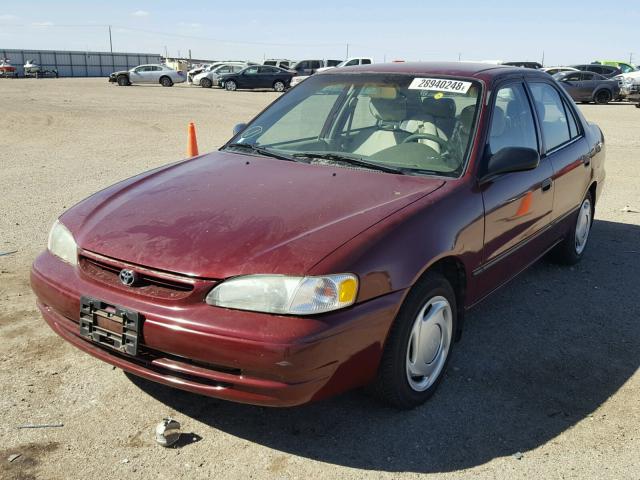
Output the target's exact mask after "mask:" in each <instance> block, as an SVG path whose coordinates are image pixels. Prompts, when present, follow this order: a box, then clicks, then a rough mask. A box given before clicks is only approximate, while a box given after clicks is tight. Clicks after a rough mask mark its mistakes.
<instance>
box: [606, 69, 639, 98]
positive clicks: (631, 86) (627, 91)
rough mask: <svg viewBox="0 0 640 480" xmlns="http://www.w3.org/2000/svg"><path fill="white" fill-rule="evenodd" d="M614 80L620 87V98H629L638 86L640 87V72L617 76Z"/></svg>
mask: <svg viewBox="0 0 640 480" xmlns="http://www.w3.org/2000/svg"><path fill="white" fill-rule="evenodd" d="M612 80H616V81H617V82H618V84H619V85H620V96H621V97H622V98H627V99H628V97H629V95H631V93H632V91H634V90H635V89H636V88H635V87H637V86H640V72H639V71H635V72H629V73H622V74H620V75H616V76H615V77H613V79H612Z"/></svg>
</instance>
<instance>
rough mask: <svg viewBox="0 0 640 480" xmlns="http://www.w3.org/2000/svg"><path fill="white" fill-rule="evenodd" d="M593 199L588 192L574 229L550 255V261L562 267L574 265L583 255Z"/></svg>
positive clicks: (589, 231) (590, 222) (589, 229)
mask: <svg viewBox="0 0 640 480" xmlns="http://www.w3.org/2000/svg"><path fill="white" fill-rule="evenodd" d="M593 212H594V208H593V198H592V196H591V192H588V193H587V195H586V197H584V200H582V203H581V204H580V208H579V209H578V218H577V219H576V223H575V226H574V228H572V229H571V231H570V232H569V233H567V236H566V237H565V239H564V240H563V241H562V243H560V244H559V245H558V246H557V247H556V248H555V249H554V250H553V252H552V253H551V259H552V260H554V261H555V262H556V263H561V264H563V265H575V264H576V263H578V262H579V261H580V260H582V257H583V255H584V251H585V249H586V248H587V242H588V240H589V233H591V225H592V224H593Z"/></svg>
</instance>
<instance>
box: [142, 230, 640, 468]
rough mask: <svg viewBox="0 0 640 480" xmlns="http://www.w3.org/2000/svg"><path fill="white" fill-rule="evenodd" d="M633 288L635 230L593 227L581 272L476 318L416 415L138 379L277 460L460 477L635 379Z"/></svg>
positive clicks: (545, 271) (541, 436)
mask: <svg viewBox="0 0 640 480" xmlns="http://www.w3.org/2000/svg"><path fill="white" fill-rule="evenodd" d="M638 285H640V227H639V226H635V225H629V224H622V223H613V222H604V221H596V222H595V224H594V228H593V232H592V238H591V243H590V245H589V249H588V251H587V253H586V257H585V259H584V260H583V262H582V263H581V264H580V265H579V266H576V267H572V268H567V267H558V266H555V265H552V264H549V263H547V262H544V261H543V262H540V263H539V264H537V265H536V266H535V267H533V268H532V269H530V270H529V271H528V272H527V273H525V274H523V275H522V276H520V277H519V278H518V279H516V280H515V281H514V282H512V283H511V284H510V285H509V286H508V287H507V288H505V289H503V290H502V291H500V292H499V293H496V294H495V295H494V296H493V297H491V298H490V299H488V300H487V301H485V302H484V303H483V304H481V305H480V306H478V307H477V308H476V309H475V310H474V311H473V312H471V314H470V315H469V317H468V322H467V324H466V330H465V333H464V335H463V338H462V341H461V342H460V343H458V344H457V345H456V351H455V353H454V357H453V358H452V362H451V364H450V367H449V373H448V375H447V376H448V378H447V379H445V381H444V382H443V384H442V385H441V386H440V389H439V391H438V392H437V393H436V395H435V396H434V397H433V398H432V399H431V400H430V401H429V402H428V403H427V404H426V405H424V406H422V407H420V408H418V409H416V410H413V411H410V412H399V411H395V410H391V409H388V408H385V407H383V406H381V405H379V404H378V403H376V402H375V401H374V400H372V399H370V398H368V397H366V396H364V395H363V394H361V393H359V392H353V393H349V394H345V395H343V396H341V397H338V398H336V399H332V400H329V401H325V402H321V403H317V404H313V405H309V406H306V407H298V408H294V409H283V410H278V409H268V408H261V407H252V406H246V405H237V404H233V403H227V402H223V401H218V400H214V399H209V398H206V397H200V396H197V395H193V394H189V393H185V392H181V391H177V390H173V389H170V388H168V387H164V386H161V385H157V384H153V383H150V382H147V381H144V380H141V379H137V378H135V377H131V378H132V380H133V381H134V382H135V383H136V384H137V385H138V386H139V387H140V388H142V389H143V390H144V391H145V392H147V393H148V394H149V395H151V396H153V397H155V398H157V399H158V400H160V401H161V402H164V403H165V404H167V405H168V406H169V407H171V408H173V409H175V410H177V411H179V412H181V413H182V414H183V415H185V416H188V417H192V418H194V419H197V420H199V421H201V422H204V423H206V424H208V425H210V426H211V427H213V428H216V429H219V430H222V431H224V432H227V433H229V434H232V435H236V436H237V437H240V438H243V439H246V440H249V441H252V442H256V443H258V444H261V445H265V446H268V447H270V448H273V449H276V450H280V451H282V452H286V453H290V454H294V455H298V456H301V457H307V458H311V459H314V460H319V461H322V462H327V463H332V464H337V465H344V466H348V467H354V468H363V469H371V470H383V471H412V472H444V471H454V470H459V469H464V468H469V467H473V466H476V465H481V464H483V463H486V462H488V461H490V460H491V459H493V458H496V457H503V456H508V455H513V454H514V453H516V452H525V454H526V451H527V450H530V449H533V448H536V447H538V446H540V445H542V444H544V443H546V442H548V441H549V440H551V439H553V438H554V437H555V436H557V435H558V434H560V433H562V432H563V431H565V430H567V429H568V428H569V427H571V426H572V425H575V424H576V423H577V422H580V421H581V420H583V419H585V418H586V417H588V416H589V415H591V414H592V413H593V412H594V411H595V410H596V409H597V408H598V407H599V406H600V405H601V404H602V403H603V402H605V401H606V400H607V399H608V398H609V397H610V396H611V395H613V394H614V393H615V392H616V391H617V390H618V389H619V388H620V387H621V386H622V385H623V384H624V383H625V382H626V381H627V380H628V379H629V378H630V377H631V376H632V375H633V374H634V372H635V371H636V369H637V368H638V366H639V365H640V348H638V345H639V343H640V323H639V322H638V321H637V319H638V317H639V316H640V307H639V306H638ZM181 421H184V420H181ZM184 423H185V424H188V420H186V421H184ZM199 433H200V434H202V435H203V436H204V437H206V436H207V432H206V431H204V432H199Z"/></svg>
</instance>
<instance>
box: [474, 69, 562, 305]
mask: <svg viewBox="0 0 640 480" xmlns="http://www.w3.org/2000/svg"><path fill="white" fill-rule="evenodd" d="M492 108H493V110H492V113H491V115H492V118H491V127H490V132H489V136H488V141H487V145H486V155H485V157H486V158H485V161H486V160H488V158H489V157H490V156H491V155H493V154H495V153H497V152H499V151H500V150H501V149H502V148H505V147H525V148H532V149H535V150H538V151H539V147H540V146H539V141H538V137H537V133H536V132H537V129H536V127H535V121H534V116H533V111H532V106H531V103H530V100H529V97H528V95H527V92H526V89H525V87H524V84H523V83H522V81H515V82H511V83H507V84H502V85H501V86H500V87H499V88H498V90H497V93H496V95H495V97H494V104H493V107H492ZM552 177H553V168H552V164H551V162H550V161H549V160H548V159H545V158H543V159H542V160H541V161H540V165H539V166H538V167H537V168H535V169H533V170H530V171H526V172H513V173H507V174H503V175H500V176H498V177H497V178H495V179H494V180H492V181H491V182H489V183H487V184H484V185H483V186H482V197H483V200H484V208H485V238H484V253H483V265H482V266H481V267H480V268H479V269H478V270H477V271H476V272H474V274H475V275H481V277H483V278H480V280H481V281H480V282H479V284H480V285H481V290H484V291H483V292H482V293H483V294H487V293H489V292H490V291H491V290H493V289H494V288H495V287H497V286H499V285H500V284H502V283H504V282H506V281H507V280H509V279H510V278H511V277H512V276H513V275H515V274H517V273H518V272H519V271H521V270H522V269H524V268H526V267H527V266H528V265H529V264H530V263H531V262H533V261H535V259H536V258H537V257H538V256H539V255H540V254H541V253H542V252H543V251H544V249H545V245H544V243H545V239H544V235H540V234H541V233H542V232H543V231H544V230H545V229H546V227H547V226H548V225H549V222H550V220H551V212H552V210H553V195H554V186H553V183H552Z"/></svg>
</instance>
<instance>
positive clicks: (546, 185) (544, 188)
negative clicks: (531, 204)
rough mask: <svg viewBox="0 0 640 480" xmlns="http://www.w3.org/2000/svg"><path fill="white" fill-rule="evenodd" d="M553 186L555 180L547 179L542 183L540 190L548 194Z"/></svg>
mask: <svg viewBox="0 0 640 480" xmlns="http://www.w3.org/2000/svg"><path fill="white" fill-rule="evenodd" d="M552 184H553V180H551V179H550V178H547V179H545V180H543V181H542V185H541V187H540V188H542V191H543V192H546V191H548V190H549V189H550V188H551V185H552Z"/></svg>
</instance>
